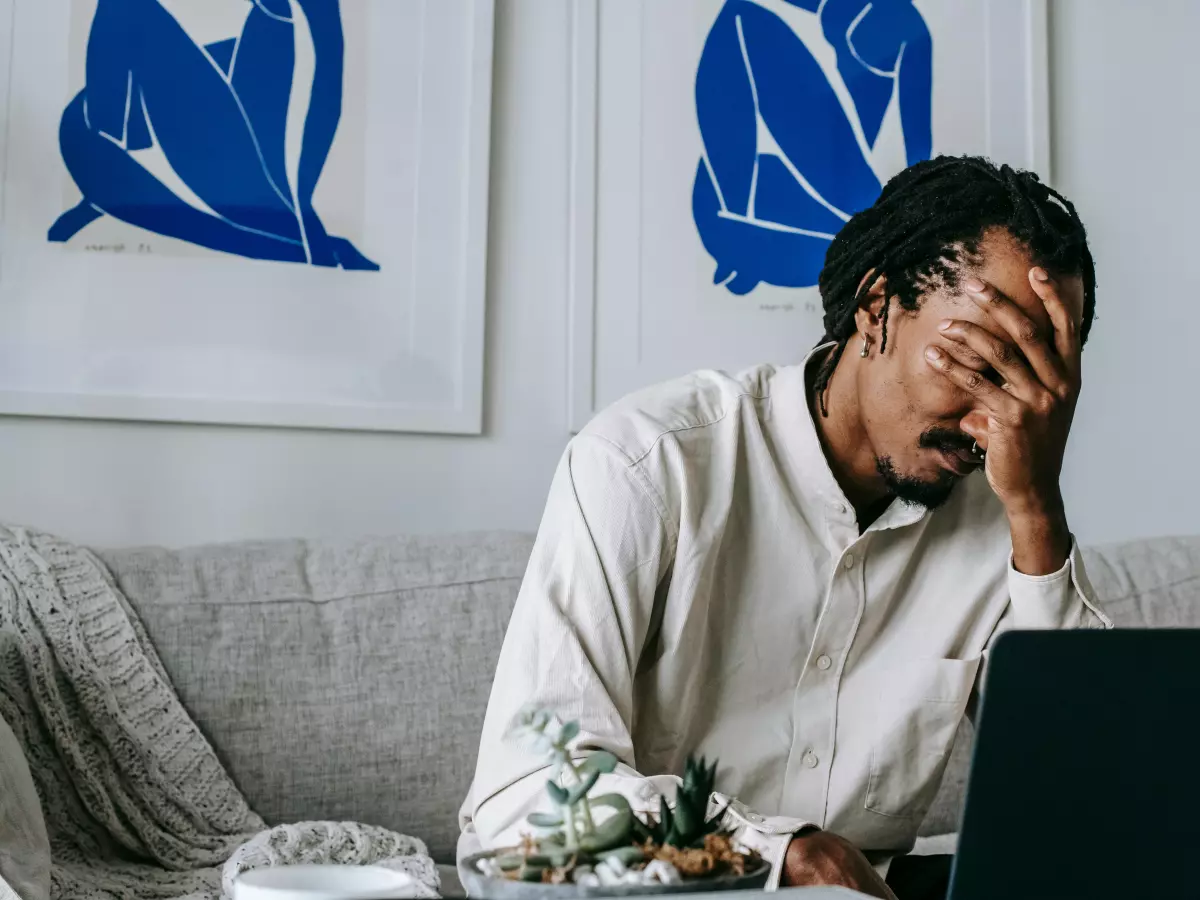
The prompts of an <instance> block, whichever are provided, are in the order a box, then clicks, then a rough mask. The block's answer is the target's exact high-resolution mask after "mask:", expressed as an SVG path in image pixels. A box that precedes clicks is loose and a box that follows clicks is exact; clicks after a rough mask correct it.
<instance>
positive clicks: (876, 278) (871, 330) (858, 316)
mask: <svg viewBox="0 0 1200 900" xmlns="http://www.w3.org/2000/svg"><path fill="white" fill-rule="evenodd" d="M868 282H869V283H870V285H871V286H870V287H869V288H867V290H866V293H864V294H862V296H860V297H859V298H858V312H856V313H855V314H854V324H855V327H856V328H858V330H859V332H860V333H862V334H869V335H871V336H872V337H878V333H879V317H880V316H882V315H883V305H884V304H885V303H886V302H887V276H886V275H876V274H875V270H874V269H871V271H869V272H867V274H866V275H864V276H863V279H862V281H860V282H859V284H858V289H859V290H860V291H861V290H862V289H863V285H864V284H867V283H868Z"/></svg>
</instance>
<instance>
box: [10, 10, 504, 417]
mask: <svg viewBox="0 0 1200 900" xmlns="http://www.w3.org/2000/svg"><path fill="white" fill-rule="evenodd" d="M492 24H493V3H492V0H71V2H67V3H60V2H55V3H45V2H39V0H0V56H2V57H3V59H2V60H0V116H2V121H3V123H4V128H3V131H2V132H0V161H2V163H3V165H2V168H0V171H2V172H3V178H2V181H0V211H2V212H0V214H2V218H0V413H7V414H19V415H42V416H83V417H94V418H115V419H147V420H172V421H186V422H214V423H230V424H253V425H270V426H296V427H318V428H347V429H372V430H398V431H431V432H458V433H478V432H479V431H480V428H481V404H482V400H481V395H482V375H483V370H482V359H483V334H484V273H485V249H486V223H487V207H486V203H487V193H488V191H487V178H488V146H489V135H488V132H489V124H490V108H491V70H492Z"/></svg>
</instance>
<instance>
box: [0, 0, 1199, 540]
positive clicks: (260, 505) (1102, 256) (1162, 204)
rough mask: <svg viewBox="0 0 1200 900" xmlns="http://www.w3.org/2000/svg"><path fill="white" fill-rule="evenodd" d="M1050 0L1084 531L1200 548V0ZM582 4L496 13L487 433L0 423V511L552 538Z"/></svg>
mask: <svg viewBox="0 0 1200 900" xmlns="http://www.w3.org/2000/svg"><path fill="white" fill-rule="evenodd" d="M1051 6H1052V8H1053V9H1052V13H1053V16H1052V22H1051V37H1052V41H1051V51H1052V60H1053V61H1052V99H1053V112H1054V116H1055V126H1054V129H1053V133H1052V140H1053V146H1054V171H1055V176H1056V177H1055V180H1056V182H1057V184H1058V185H1059V186H1060V187H1061V188H1063V190H1065V191H1066V192H1067V194H1068V195H1069V196H1071V197H1072V198H1073V199H1074V200H1076V201H1077V202H1078V205H1079V207H1080V210H1081V212H1082V214H1083V215H1084V218H1085V221H1086V222H1087V223H1088V225H1089V226H1090V228H1091V233H1092V236H1093V241H1094V247H1095V252H1096V255H1097V258H1098V265H1099V279H1100V314H1101V320H1100V321H1099V322H1098V323H1097V326H1096V329H1095V332H1094V336H1093V338H1092V341H1091V342H1090V343H1089V346H1088V349H1087V352H1086V354H1085V363H1086V379H1087V388H1086V390H1085V392H1084V397H1083V401H1082V403H1081V407H1080V410H1079V415H1078V419H1077V427H1076V430H1075V433H1074V435H1073V437H1072V443H1071V447H1070V450H1069V455H1068V463H1067V466H1068V468H1067V473H1066V475H1065V487H1066V490H1067V494H1068V500H1069V503H1070V509H1071V515H1072V522H1073V524H1074V527H1075V530H1076V532H1077V533H1078V534H1079V536H1080V537H1081V539H1083V540H1085V541H1089V542H1091V541H1097V540H1108V539H1119V538H1124V537H1133V536H1143V535H1153V534H1162V533H1168V532H1190V533H1194V532H1197V531H1200V524H1198V521H1197V515H1196V513H1195V512H1194V510H1195V509H1196V508H1197V507H1200V478H1198V477H1197V476H1196V475H1195V467H1194V466H1193V465H1192V464H1191V462H1190V458H1189V457H1190V450H1191V449H1192V447H1193V446H1195V445H1196V444H1197V443H1198V442H1200V425H1198V424H1197V418H1196V415H1195V412H1196V410H1197V409H1200V401H1198V400H1197V398H1196V395H1195V385H1196V383H1197V378H1196V375H1197V371H1198V368H1200V362H1198V360H1200V351H1196V350H1194V349H1193V348H1192V342H1193V340H1194V335H1195V333H1196V325H1195V320H1196V316H1195V309H1196V305H1195V303H1194V302H1193V301H1192V297H1191V295H1192V293H1193V292H1194V290H1195V289H1194V287H1193V285H1192V278H1191V276H1190V273H1189V272H1188V270H1187V268H1186V265H1187V263H1188V262H1189V261H1190V260H1192V259H1194V258H1195V254H1196V251H1195V249H1194V244H1195V243H1196V241H1197V239H1200V224H1196V223H1195V220H1194V216H1193V215H1192V207H1193V205H1194V204H1193V203H1192V198H1195V197H1197V196H1198V193H1197V175H1196V174H1195V173H1194V168H1193V165H1192V161H1191V156H1192V152H1193V148H1194V147H1195V146H1197V142H1196V141H1195V140H1194V138H1195V137H1196V132H1197V130H1198V129H1200V121H1198V120H1197V119H1196V118H1195V116H1193V115H1190V114H1189V113H1188V112H1187V110H1189V109H1190V108H1192V107H1194V104H1191V103H1190V102H1188V101H1187V100H1186V98H1187V96H1188V93H1187V92H1188V91H1189V89H1190V86H1192V85H1195V84H1197V83H1200V59H1198V58H1197V57H1196V55H1195V54H1194V53H1193V52H1191V51H1192V48H1191V46H1190V43H1191V36H1192V35H1195V34H1196V33H1198V32H1200V5H1193V4H1189V3H1184V2H1170V0H1162V2H1159V3H1155V4H1148V5H1145V6H1139V7H1138V14H1134V12H1133V7H1132V5H1131V4H1129V2H1128V0H1052V3H1051ZM567 13H568V11H567V6H566V4H565V3H561V2H558V0H498V9H497V19H496V27H497V35H496V39H497V44H496V67H495V107H494V117H493V118H494V133H493V139H492V156H493V168H492V190H491V226H490V246H489V254H490V261H489V276H488V289H489V293H488V304H489V310H488V324H487V365H486V372H487V390H486V400H485V402H486V409H487V423H486V426H485V427H486V435H485V436H484V437H481V438H443V437H426V436H415V435H370V434H337V433H320V432H300V431H269V430H256V429H233V428H209V427H194V426H173V425H136V424H135V425H130V424H121V423H94V422H68V421H40V420H13V419H8V420H5V419H0V446H2V447H3V448H4V451H5V461H6V462H7V465H5V466H3V467H0V516H2V517H3V518H4V519H5V520H7V521H14V522H26V523H30V524H35V525H38V526H40V527H44V528H49V529H52V530H55V531H58V532H60V533H63V534H65V535H67V536H69V537H72V538H75V539H77V540H81V541H84V542H89V543H94V544H102V545H110V546H112V545H122V544H129V543H143V542H155V543H165V544H170V545H179V544H188V543H195V542H200V541H209V540H228V539H235V538H246V537H271V536H284V535H307V536H320V535H352V534H363V533H397V532H412V531H424V532H438V531H452V530H458V529H465V528H495V527H507V528H523V529H526V528H533V527H534V526H535V525H536V524H537V520H538V516H539V514H540V510H541V505H542V501H543V499H544V496H545V491H546V488H547V486H548V484H549V481H550V477H551V475H552V473H553V467H554V463H555V461H556V459H557V457H558V455H559V453H560V452H561V450H562V446H563V444H564V442H565V440H566V438H567V432H566V393H565V392H566V385H565V364H566V360H565V346H566V317H565V308H564V303H563V296H564V290H565V283H566V269H565V259H566V253H565V233H566V209H567V168H566V159H567V152H566V151H567V132H566V127H567V119H566V116H567V95H566V91H567V85H568V59H567V47H568V41H567V35H568V24H569V23H568V15H567Z"/></svg>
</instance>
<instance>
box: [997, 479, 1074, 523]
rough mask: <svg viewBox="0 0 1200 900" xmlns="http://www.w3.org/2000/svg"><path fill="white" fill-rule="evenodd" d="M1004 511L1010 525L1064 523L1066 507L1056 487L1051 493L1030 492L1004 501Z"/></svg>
mask: <svg viewBox="0 0 1200 900" xmlns="http://www.w3.org/2000/svg"><path fill="white" fill-rule="evenodd" d="M1004 511H1005V513H1007V515H1008V521H1009V524H1010V525H1013V526H1019V525H1021V524H1023V523H1025V522H1029V523H1036V524H1040V523H1045V522H1049V523H1059V522H1062V523H1065V522H1066V520H1067V514H1066V507H1065V506H1064V504H1063V498H1062V493H1061V492H1060V491H1059V490H1058V488H1057V487H1056V488H1055V489H1054V490H1052V491H1031V492H1029V493H1028V494H1020V495H1017V496H1015V497H1011V498H1008V499H1005V501H1004Z"/></svg>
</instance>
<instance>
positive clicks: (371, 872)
mask: <svg viewBox="0 0 1200 900" xmlns="http://www.w3.org/2000/svg"><path fill="white" fill-rule="evenodd" d="M413 887H414V885H413V880H412V878H410V877H409V876H408V875H405V874H404V873H403V872H393V871H392V870H391V869H385V868H383V867H381V866H308V865H305V866H271V867H267V868H264V869H254V870H252V871H250V872H243V873H242V874H241V875H239V876H238V877H237V878H236V879H234V882H233V900H395V898H399V897H411V896H413V893H414V891H413Z"/></svg>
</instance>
